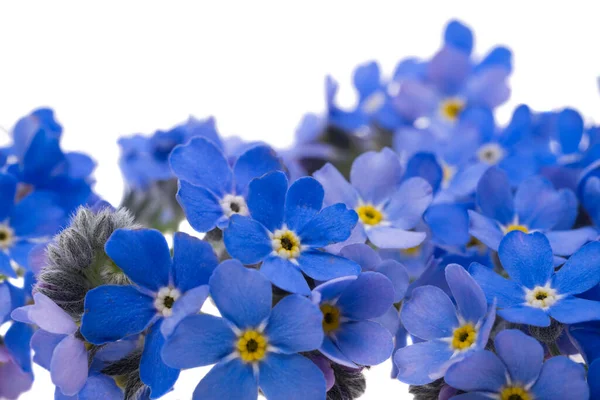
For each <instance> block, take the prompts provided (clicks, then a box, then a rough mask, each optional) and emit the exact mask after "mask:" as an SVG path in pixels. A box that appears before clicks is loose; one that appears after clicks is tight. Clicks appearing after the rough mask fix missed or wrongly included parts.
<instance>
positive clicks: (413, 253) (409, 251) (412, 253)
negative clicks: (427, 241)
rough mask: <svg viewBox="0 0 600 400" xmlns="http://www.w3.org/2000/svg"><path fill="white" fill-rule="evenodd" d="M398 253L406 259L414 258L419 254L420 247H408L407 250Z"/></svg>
mask: <svg viewBox="0 0 600 400" xmlns="http://www.w3.org/2000/svg"><path fill="white" fill-rule="evenodd" d="M400 253H402V254H403V255H405V256H407V257H416V256H418V255H419V254H421V246H415V247H409V248H408V249H402V250H400Z"/></svg>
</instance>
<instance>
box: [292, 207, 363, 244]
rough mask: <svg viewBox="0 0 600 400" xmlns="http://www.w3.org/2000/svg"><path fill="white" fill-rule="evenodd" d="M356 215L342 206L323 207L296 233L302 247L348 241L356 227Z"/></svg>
mask: <svg viewBox="0 0 600 400" xmlns="http://www.w3.org/2000/svg"><path fill="white" fill-rule="evenodd" d="M357 221H358V214H356V212H355V211H354V210H349V209H347V208H346V206H345V205H344V204H341V203H339V204H334V205H332V206H329V207H325V208H324V209H323V210H321V212H319V213H318V214H317V215H316V216H315V217H314V218H312V219H311V220H310V221H307V223H306V224H305V225H304V226H303V227H302V229H301V230H300V231H299V232H298V234H299V236H300V241H301V243H302V244H303V245H308V246H312V247H325V246H328V245H330V244H334V243H339V242H343V241H344V240H346V239H348V238H349V237H350V235H351V233H352V229H354V227H355V226H356V222H357Z"/></svg>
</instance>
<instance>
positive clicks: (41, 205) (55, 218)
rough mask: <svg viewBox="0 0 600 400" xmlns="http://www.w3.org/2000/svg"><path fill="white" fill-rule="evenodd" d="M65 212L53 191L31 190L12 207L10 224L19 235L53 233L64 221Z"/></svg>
mask: <svg viewBox="0 0 600 400" xmlns="http://www.w3.org/2000/svg"><path fill="white" fill-rule="evenodd" d="M64 219H65V212H64V210H63V209H61V208H60V207H58V206H57V198H56V196H55V195H54V194H53V193H47V192H39V191H36V192H33V193H32V194H30V195H29V196H27V197H25V198H24V199H23V200H21V201H19V203H17V204H16V205H15V207H14V208H13V209H12V212H11V215H10V225H11V227H12V228H13V229H14V231H15V234H16V235H17V236H20V237H25V236H32V237H36V236H43V235H54V234H55V233H56V231H57V230H58V229H59V228H60V227H61V225H62V224H63V223H64Z"/></svg>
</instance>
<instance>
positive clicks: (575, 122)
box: [556, 108, 584, 154]
mask: <svg viewBox="0 0 600 400" xmlns="http://www.w3.org/2000/svg"><path fill="white" fill-rule="evenodd" d="M556 125H557V130H558V139H559V141H560V146H561V150H562V152H563V154H570V153H575V152H577V151H578V150H579V142H580V141H581V137H582V136H583V129H584V126H583V118H582V117H581V114H579V113H578V112H577V111H575V110H573V109H572V108H565V109H564V110H562V111H561V112H560V113H559V114H558V117H557V120H556Z"/></svg>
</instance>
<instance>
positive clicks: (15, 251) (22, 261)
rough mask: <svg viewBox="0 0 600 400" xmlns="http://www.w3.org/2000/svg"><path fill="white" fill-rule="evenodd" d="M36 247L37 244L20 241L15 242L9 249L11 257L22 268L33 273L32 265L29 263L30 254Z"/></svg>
mask: <svg viewBox="0 0 600 400" xmlns="http://www.w3.org/2000/svg"><path fill="white" fill-rule="evenodd" d="M36 246H37V244H36V243H33V242H29V241H26V240H19V241H17V242H15V243H14V244H13V245H12V247H11V248H10V249H9V254H10V257H11V258H12V259H13V261H14V262H16V263H17V264H19V265H20V266H21V267H23V268H25V269H27V270H28V271H31V265H30V263H29V254H30V253H31V251H32V250H33V249H34V248H35V247H36Z"/></svg>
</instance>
